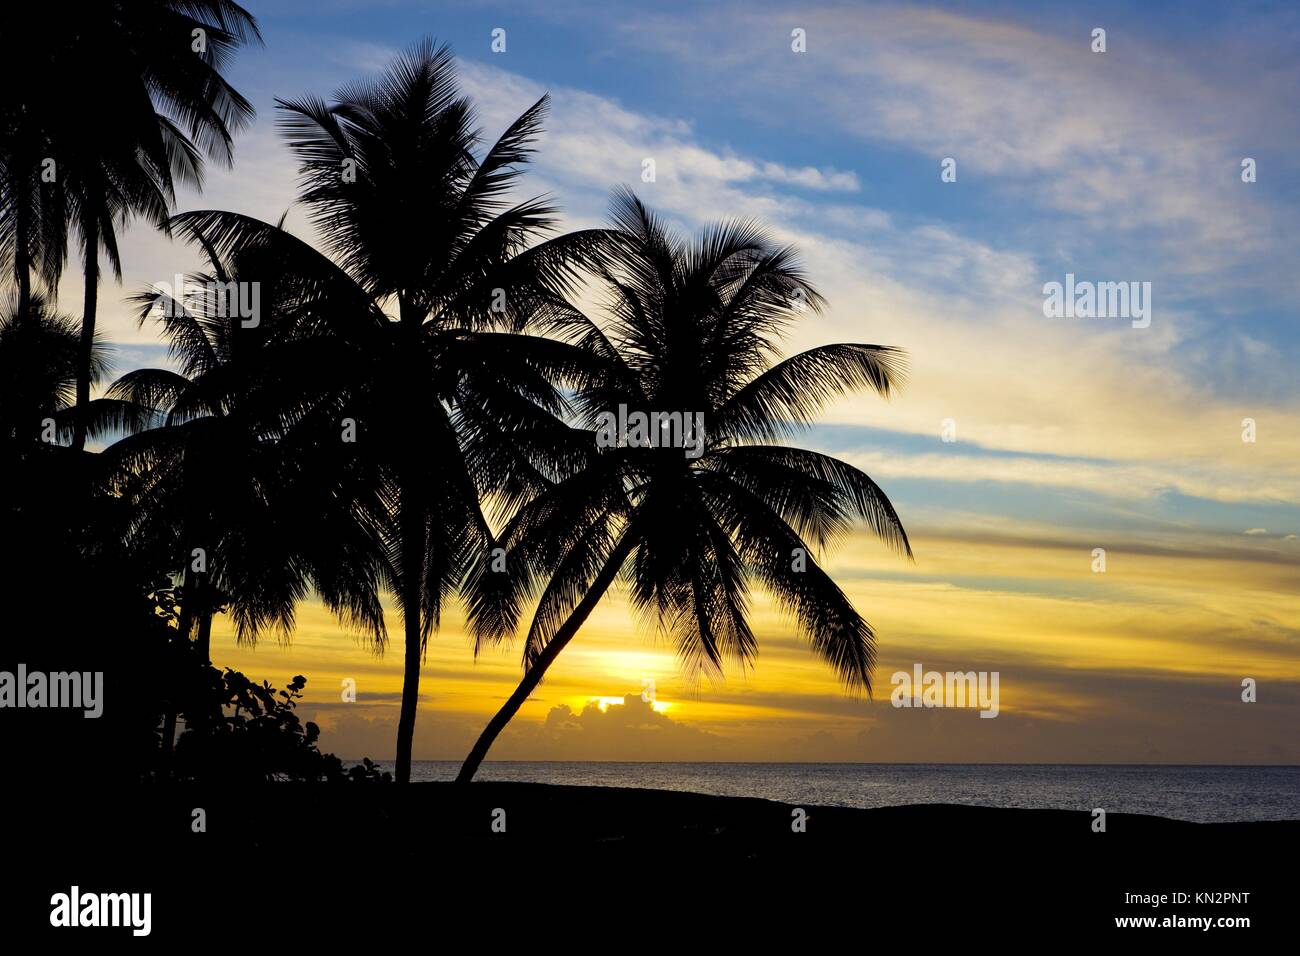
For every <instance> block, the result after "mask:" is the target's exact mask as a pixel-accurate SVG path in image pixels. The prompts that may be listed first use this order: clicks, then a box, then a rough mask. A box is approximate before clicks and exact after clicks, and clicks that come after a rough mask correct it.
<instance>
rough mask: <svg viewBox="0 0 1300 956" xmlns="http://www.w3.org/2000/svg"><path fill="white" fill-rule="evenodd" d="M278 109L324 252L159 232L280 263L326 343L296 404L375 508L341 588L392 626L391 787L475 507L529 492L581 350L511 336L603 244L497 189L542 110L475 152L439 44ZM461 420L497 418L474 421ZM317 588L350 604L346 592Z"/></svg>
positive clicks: (240, 221)
mask: <svg viewBox="0 0 1300 956" xmlns="http://www.w3.org/2000/svg"><path fill="white" fill-rule="evenodd" d="M280 107H281V109H282V110H283V111H284V119H283V123H282V126H283V129H284V131H285V133H286V134H287V137H288V140H289V144H290V147H291V148H292V149H293V151H294V152H295V153H296V154H297V156H298V157H299V159H300V161H301V167H300V170H301V173H302V194H301V199H302V202H304V203H305V204H306V206H307V207H308V209H309V210H310V213H311V217H312V220H313V222H314V224H315V226H316V228H317V231H318V233H319V235H320V237H321V239H322V240H323V244H324V246H325V248H326V250H327V252H328V253H329V254H330V255H323V254H321V253H319V252H317V251H316V250H315V249H314V248H312V247H311V246H310V245H308V244H307V243H305V242H302V241H301V240H299V239H297V238H295V237H293V236H290V235H288V234H287V233H285V232H284V231H283V229H279V228H277V227H274V226H271V225H269V224H267V223H263V222H259V221H257V220H254V219H250V218H248V217H244V216H239V215H235V214H232V213H224V212H195V213H185V214H182V215H180V216H177V217H175V218H174V220H173V223H174V225H175V226H177V227H178V228H182V229H188V230H194V231H196V232H201V233H202V234H203V235H204V236H206V237H207V241H209V242H210V243H211V244H212V245H213V247H214V248H216V249H217V250H219V251H220V252H221V253H222V254H226V253H227V252H228V251H229V250H232V249H238V248H242V247H245V246H248V245H250V244H260V245H264V246H267V247H271V248H275V249H277V250H279V253H280V255H281V256H282V258H281V260H280V261H281V268H282V269H284V270H285V274H286V275H288V276H292V277H294V281H295V282H297V283H298V284H299V285H300V286H301V287H302V289H303V295H302V298H301V300H300V302H299V306H298V309H297V315H298V320H297V324H296V328H297V329H298V332H297V333H295V334H299V335H301V336H303V337H305V338H307V339H308V340H312V339H314V340H316V341H318V342H319V343H331V344H332V345H333V346H334V347H335V348H336V349H337V351H336V353H335V356H334V358H333V359H332V360H327V361H324V362H323V363H322V364H321V365H320V366H319V367H318V369H317V372H318V375H319V376H320V381H319V382H318V389H317V393H316V395H315V397H314V398H313V400H312V401H311V402H310V403H309V404H310V406H311V408H313V409H314V410H316V411H317V412H319V411H320V410H321V409H328V410H332V411H333V412H334V413H335V414H336V417H335V418H334V421H333V423H332V430H331V431H330V432H329V433H328V435H324V436H323V437H322V447H323V448H326V449H327V450H328V451H329V453H330V454H332V455H333V456H334V458H335V463H336V466H337V468H341V469H345V470H349V471H350V474H351V475H352V476H353V477H355V476H358V475H364V476H366V477H367V478H368V479H369V481H370V486H369V487H370V490H371V495H370V502H371V503H373V502H378V503H379V504H378V507H377V508H376V507H372V504H367V505H365V506H364V509H363V510H365V512H366V515H367V520H368V523H369V525H370V526H371V527H372V528H373V529H375V532H376V536H377V554H376V561H375V564H374V566H373V567H374V570H375V574H376V576H377V577H376V579H375V580H373V581H369V582H354V583H353V586H354V587H356V588H359V589H360V590H361V591H363V592H366V593H370V592H371V591H373V590H374V589H375V588H377V587H382V589H383V590H386V591H388V592H389V593H391V594H392V595H394V596H395V598H396V602H397V605H398V607H399V609H400V611H401V614H402V620H403V632H404V640H405V654H404V668H403V688H402V704H401V711H400V714H399V718H398V728H397V747H396V755H397V766H396V774H395V777H396V779H397V780H398V782H406V781H408V780H409V779H410V772H411V749H412V742H413V739H414V732H415V718H416V709H417V701H418V697H419V685H420V664H421V660H422V658H423V654H424V650H425V647H426V642H427V641H428V639H429V636H430V634H431V633H432V631H433V630H434V629H435V628H436V627H437V626H438V623H439V619H440V615H441V612H442V608H443V606H444V604H445V603H446V601H447V600H448V598H449V597H450V596H451V595H452V593H453V592H454V591H455V589H456V587H457V585H458V583H459V582H460V580H461V579H462V578H463V576H464V572H465V569H466V568H467V567H468V565H469V563H470V561H471V560H472V558H473V557H474V556H476V555H478V554H480V553H484V552H487V551H490V549H491V548H492V546H493V545H494V543H495V542H494V538H493V535H492V530H491V526H490V524H489V521H488V518H487V517H486V516H485V515H484V514H483V512H482V510H481V509H480V506H479V502H480V496H481V495H483V494H485V493H493V494H498V495H500V496H502V497H501V500H503V501H517V500H520V499H522V498H523V497H526V496H527V494H528V493H529V490H530V489H531V487H532V484H533V483H535V482H536V481H537V480H539V478H538V473H537V472H536V469H535V467H534V465H533V462H534V461H535V460H537V457H538V456H540V458H542V459H546V458H547V456H548V455H550V454H560V452H559V451H556V450H555V449H549V450H547V449H538V448H537V447H536V444H537V443H538V442H544V441H547V440H548V436H551V435H553V434H554V432H553V430H550V429H549V428H548V426H547V424H546V423H547V422H549V421H552V420H553V419H552V414H553V413H555V412H558V411H560V410H562V408H563V405H564V396H563V394H562V392H561V391H560V389H559V387H558V386H559V384H560V383H561V380H562V379H564V377H565V376H571V375H577V374H578V372H577V371H576V370H577V369H578V368H579V367H580V366H582V365H583V363H587V364H590V357H589V356H588V355H586V354H585V353H583V352H581V350H578V349H576V348H572V347H570V346H567V345H565V344H564V343H560V342H555V341H551V340H549V339H546V338H543V337H540V336H534V335H526V334H522V332H523V330H524V329H525V328H526V326H527V324H528V323H529V322H530V321H534V322H535V321H539V320H540V317H542V316H544V315H549V316H552V318H554V317H555V316H558V315H560V314H562V313H563V312H564V311H565V310H566V309H567V306H566V305H565V304H564V302H563V299H562V297H561V295H560V293H561V292H562V291H563V290H564V288H565V287H566V282H567V280H568V278H569V275H570V271H569V270H570V268H571V265H572V264H573V263H574V262H575V261H578V260H581V259H583V258H584V256H587V255H588V254H589V253H590V252H591V251H592V250H593V249H594V248H595V246H596V245H597V244H598V242H599V240H600V236H601V235H603V231H599V230H597V231H593V232H590V233H572V234H568V235H565V236H559V237H554V238H549V239H545V241H542V237H544V236H545V235H546V233H548V232H549V231H550V230H551V229H552V227H553V225H554V220H555V211H554V210H553V209H552V208H551V207H550V206H549V205H547V204H546V203H545V202H543V201H540V200H536V199H534V200H526V201H523V202H518V203H513V204H512V203H511V201H510V200H509V198H508V195H507V194H508V192H509V191H510V190H511V189H512V187H513V186H514V185H515V183H516V181H517V178H518V175H519V170H520V167H521V166H522V164H523V163H525V162H526V161H527V160H528V158H529V154H530V153H531V151H532V149H531V143H532V141H533V139H534V138H535V137H536V135H537V134H538V132H539V130H540V124H541V120H542V116H543V114H544V112H545V108H546V101H545V99H543V100H541V101H539V102H538V103H536V104H534V105H533V106H532V107H531V108H529V109H528V110H527V111H526V112H525V113H524V114H523V115H522V116H520V117H519V118H518V119H517V120H516V121H515V122H514V123H513V124H511V126H510V127H509V129H507V130H506V132H505V133H504V135H502V136H501V138H500V139H499V140H497V141H496V143H495V144H493V145H492V146H490V147H489V148H487V149H486V151H483V152H482V154H481V156H480V155H479V151H480V150H479V147H480V145H481V139H480V134H479V131H478V130H477V129H476V127H475V124H474V117H473V112H472V110H471V107H470V104H469V102H468V101H467V100H466V99H465V98H463V97H461V96H459V95H458V93H457V86H456V80H455V73H454V68H453V60H452V57H451V54H450V53H449V52H448V50H447V49H446V48H445V47H442V48H435V46H434V45H433V44H432V43H430V42H427V41H426V42H423V43H420V44H418V45H417V46H416V47H414V48H413V49H412V50H410V51H409V52H408V53H406V54H404V55H402V56H401V57H399V58H398V59H397V61H396V62H395V63H394V64H393V66H392V67H391V68H390V69H389V70H387V71H386V72H385V73H384V74H383V75H382V76H381V77H380V78H378V79H377V80H375V81H373V82H367V83H359V84H354V85H352V86H349V87H346V88H344V89H342V90H340V91H338V93H337V94H336V99H335V102H334V103H332V104H326V103H325V102H324V101H323V100H320V99H316V98H311V97H307V98H303V99H301V100H297V101H282V102H281V103H280ZM331 290H333V291H331ZM390 313H392V314H391V315H390ZM575 380H576V379H575ZM466 406H470V407H473V408H476V409H493V410H495V411H496V412H499V415H495V416H494V417H492V418H490V419H487V420H485V419H476V420H475V421H474V423H473V426H472V427H471V426H470V425H468V424H467V420H466V419H465V418H464V417H463V416H462V414H461V411H460V409H462V408H463V407H466ZM533 423H536V424H537V425H538V427H537V428H536V429H533V428H530V427H529V426H530V425H531V424H533ZM349 429H350V431H349ZM525 450H528V454H525V453H524V452H525ZM321 464H322V467H323V468H325V469H326V470H328V469H329V463H328V462H322V463H321ZM330 480H334V479H330ZM349 480H351V479H349ZM332 583H333V585H334V587H335V588H336V593H335V595H334V600H336V602H338V603H339V604H340V605H341V606H346V605H347V604H348V603H349V602H350V601H351V600H352V598H349V596H348V594H347V591H348V587H349V585H348V582H346V581H343V580H341V579H336V580H335V581H334V582H332ZM381 626H382V622H381ZM379 646H381V647H382V646H383V639H382V634H381V636H380V639H379Z"/></svg>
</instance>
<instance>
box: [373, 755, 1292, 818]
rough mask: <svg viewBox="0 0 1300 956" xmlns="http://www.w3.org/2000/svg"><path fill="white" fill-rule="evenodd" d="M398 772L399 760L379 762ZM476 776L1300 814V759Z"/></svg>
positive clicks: (1156, 812)
mask: <svg viewBox="0 0 1300 956" xmlns="http://www.w3.org/2000/svg"><path fill="white" fill-rule="evenodd" d="M380 766H382V767H383V768H384V769H385V770H391V769H392V764H391V763H381V764H380ZM459 768H460V764H459V763H458V762H456V761H443V760H417V761H415V763H414V764H413V765H412V768H411V777H412V779H413V780H415V781H446V780H452V779H454V778H455V776H456V771H457V770H458V769H459ZM476 779H478V780H503V781H518V782H523V783H552V784H569V785H575V786H588V787H646V788H650V789H654V790H685V791H690V792H693V793H708V794H715V795H719V796H730V797H762V798H764V799H767V800H776V801H779V802H781V803H790V804H806V805H810V806H818V805H820V806H839V807H887V806H898V805H902V804H911V803H965V804H972V805H976V806H986V807H1027V808H1032V809H1043V808H1045V809H1059V810H1092V809H1093V808H1094V807H1104V808H1105V809H1106V811H1107V812H1108V813H1145V814H1150V815H1153V816H1161V817H1172V818H1174V819H1178V820H1193V821H1197V822H1201V823H1214V822H1236V821H1244V820H1300V767H1294V766H1290V767H1189V766H1164V765H1160V766H1156V765H1146V766H1133V765H1099V764H1090V765H1080V764H1063V765H1056V764H845V763H830V764H790V763H585V762H584V763H577V762H574V763H567V762H555V763H528V762H505V761H498V762H488V763H485V764H484V765H483V766H482V768H481V769H480V770H479V773H478V776H477V777H476Z"/></svg>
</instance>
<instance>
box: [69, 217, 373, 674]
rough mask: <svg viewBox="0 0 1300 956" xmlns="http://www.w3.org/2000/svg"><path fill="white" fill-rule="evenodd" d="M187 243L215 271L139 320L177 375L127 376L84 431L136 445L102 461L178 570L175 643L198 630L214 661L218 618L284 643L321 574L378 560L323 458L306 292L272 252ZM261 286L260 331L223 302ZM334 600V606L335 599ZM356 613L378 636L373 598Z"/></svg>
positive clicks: (328, 576)
mask: <svg viewBox="0 0 1300 956" xmlns="http://www.w3.org/2000/svg"><path fill="white" fill-rule="evenodd" d="M182 231H183V232H184V233H185V234H186V235H187V237H188V238H190V239H191V240H192V241H194V242H196V243H197V244H199V245H200V246H202V247H203V249H204V251H205V252H206V253H207V254H208V258H209V265H210V270H211V271H209V272H205V273H200V274H197V275H194V276H191V277H189V278H188V280H187V285H186V289H185V290H172V291H171V292H169V293H164V292H160V291H149V292H145V293H142V294H141V295H139V296H136V300H137V301H138V302H139V303H140V304H141V310H140V320H141V322H144V321H145V320H146V319H147V318H149V317H150V316H154V317H158V318H160V319H161V321H162V324H163V331H164V335H165V337H166V338H167V340H168V343H169V353H170V356H171V358H172V359H173V361H174V362H175V363H176V364H177V365H178V366H179V371H177V370H173V369H166V368H141V369H135V370H133V371H131V372H128V373H127V374H125V375H123V376H122V377H121V378H119V379H118V380H117V381H116V382H114V383H113V385H112V386H111V387H110V388H109V390H108V393H107V397H106V398H103V399H99V400H97V401H94V402H91V403H90V406H89V408H90V412H91V414H90V415H89V416H88V418H89V420H90V421H91V423H92V430H93V432H95V433H97V434H98V433H104V432H111V431H113V430H117V431H125V432H127V433H128V434H127V437H125V438H122V439H121V440H120V441H118V442H116V443H115V444H113V445H112V446H110V447H109V448H108V449H107V450H106V452H105V457H106V459H107V460H108V462H109V467H110V469H112V470H114V471H115V472H116V475H117V479H118V488H117V490H118V493H119V494H120V495H121V496H122V497H123V498H125V499H126V500H128V501H129V502H130V505H131V508H132V511H133V513H134V514H135V516H136V517H135V520H134V522H133V525H132V529H131V533H132V536H133V537H134V538H135V539H136V546H137V547H138V548H143V549H154V550H158V551H162V552H167V553H170V555H171V565H172V566H173V567H175V568H177V569H183V570H182V571H181V574H182V575H183V578H184V586H183V590H182V600H181V608H182V614H181V621H180V631H181V634H182V635H183V636H184V637H187V638H188V637H189V634H190V632H191V630H195V629H196V630H197V636H196V641H195V646H196V651H197V653H198V656H199V659H200V660H202V661H207V660H208V659H209V658H210V653H211V628H212V618H213V615H214V614H215V613H217V612H218V611H219V610H221V609H223V608H225V607H229V609H230V611H231V614H232V617H233V619H234V621H235V625H236V636H237V639H238V640H239V641H241V642H242V641H245V640H247V641H256V639H257V637H258V635H259V634H260V633H261V632H262V631H264V630H266V629H268V628H272V627H273V628H275V629H277V630H278V631H279V633H280V635H281V636H282V637H284V638H286V639H287V637H288V635H289V634H290V632H291V631H292V628H293V621H294V613H295V607H296V604H297V602H298V601H300V600H301V599H303V598H304V597H305V596H306V593H307V589H308V583H309V581H310V580H311V579H312V578H313V576H314V577H316V578H318V579H319V580H321V581H323V582H324V581H337V580H340V579H343V578H344V577H346V576H347V575H350V574H354V573H356V572H357V568H356V565H355V563H354V562H357V561H360V562H361V563H362V564H364V561H365V560H366V556H367V555H368V554H369V553H370V552H371V551H372V548H371V547H370V546H369V545H368V543H367V541H366V535H365V530H364V525H363V524H361V523H358V522H357V521H354V520H353V512H352V510H351V509H352V508H353V507H354V506H356V505H358V504H359V503H360V502H361V500H362V499H361V495H360V493H359V492H358V491H357V490H356V489H351V488H349V489H346V490H344V489H343V487H342V486H341V485H340V484H337V483H330V481H329V480H328V479H329V478H330V477H335V478H338V477H346V474H347V473H346V472H344V471H341V470H340V469H338V468H337V467H333V466H332V460H333V458H334V457H337V456H330V465H331V467H329V468H323V467H321V462H320V461H319V460H318V459H319V458H320V456H321V455H322V454H323V453H322V450H321V449H322V446H321V443H320V441H319V436H320V431H321V428H322V427H323V426H322V424H321V422H320V415H321V414H323V410H322V409H320V408H319V407H314V406H313V402H314V401H316V400H317V395H318V393H319V388H318V387H317V383H316V378H317V376H316V367H315V363H316V362H317V361H318V360H319V359H320V358H321V357H322V354H323V353H322V351H321V350H320V349H319V348H318V347H316V346H317V343H315V342H312V341H310V340H304V339H303V338H301V337H300V336H296V335H295V334H294V330H293V328H292V323H293V321H295V318H296V316H297V315H298V311H297V310H298V307H299V305H300V302H301V289H300V288H299V287H298V286H296V285H295V284H294V283H293V282H292V281H289V282H277V281H276V280H275V277H276V276H283V275H285V273H286V269H285V268H284V264H283V263H282V262H281V261H279V259H278V257H277V256H276V255H275V253H274V252H273V251H272V250H268V249H267V248H265V247H259V246H257V245H253V244H250V245H247V246H244V247H243V248H241V249H240V250H239V251H238V253H237V254H236V255H234V256H231V257H228V258H223V257H222V256H221V255H220V254H219V253H218V251H217V249H216V248H215V247H214V246H213V245H212V244H211V243H209V242H207V241H206V238H205V237H204V236H203V235H202V233H201V232H198V231H196V230H194V229H192V228H191V227H189V226H185V227H184V228H183V230H182ZM250 274H251V275H255V276H258V277H259V278H258V279H256V280H249V279H246V278H244V277H245V276H248V275H250ZM262 276H267V277H271V278H270V279H269V281H262V279H261V278H260V277H262ZM254 281H255V282H257V284H258V293H257V298H258V302H259V309H258V315H257V316H256V322H253V321H252V320H251V317H247V316H244V315H242V314H241V313H240V312H239V310H238V309H236V308H232V307H231V303H230V302H229V301H228V298H227V296H228V295H229V294H230V293H231V292H234V290H238V289H240V288H241V287H243V288H247V286H248V285H250V284H251V283H252V282H254ZM234 294H238V293H237V292H234ZM196 549H198V550H199V551H200V552H201V555H196ZM196 557H197V558H198V560H196ZM361 576H362V578H364V577H365V576H366V572H365V571H364V570H362V572H361ZM323 590H324V592H325V593H326V596H327V600H329V599H331V598H332V597H333V595H334V593H335V590H334V589H333V588H332V587H331V586H329V585H325V586H324V589H323ZM351 597H354V598H355V595H353V596H351ZM340 610H341V611H342V610H344V609H342V608H340ZM348 610H349V611H350V612H351V613H350V615H349V616H350V619H351V620H352V622H353V623H356V624H360V625H361V626H363V627H366V628H368V629H370V630H372V631H373V629H374V628H375V626H376V623H375V622H376V621H378V620H382V611H381V609H380V606H379V601H378V596H377V595H373V596H370V597H369V599H368V600H367V599H366V597H365V596H364V595H363V596H362V597H361V598H360V599H358V600H353V602H352V604H351V605H349V608H348Z"/></svg>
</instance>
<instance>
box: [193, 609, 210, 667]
mask: <svg viewBox="0 0 1300 956" xmlns="http://www.w3.org/2000/svg"><path fill="white" fill-rule="evenodd" d="M194 649H195V650H196V651H198V654H199V663H200V664H209V663H211V662H212V609H211V608H207V607H204V608H201V609H200V610H199V633H198V639H197V640H196V641H195V645H194Z"/></svg>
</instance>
